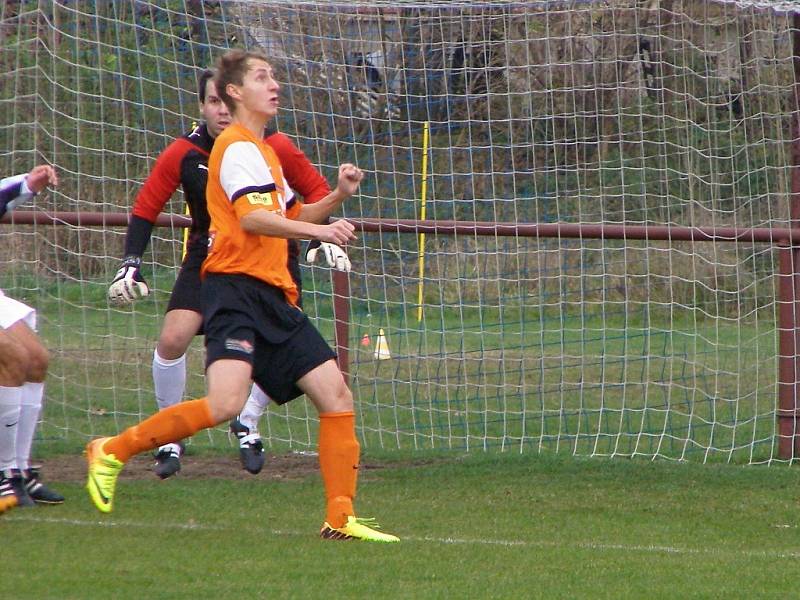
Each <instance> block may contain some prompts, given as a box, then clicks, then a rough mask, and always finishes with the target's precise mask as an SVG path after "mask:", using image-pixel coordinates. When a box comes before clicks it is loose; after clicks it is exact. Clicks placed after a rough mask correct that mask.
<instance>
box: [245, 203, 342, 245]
mask: <svg viewBox="0 0 800 600" xmlns="http://www.w3.org/2000/svg"><path fill="white" fill-rule="evenodd" d="M240 223H241V226H242V229H244V230H245V231H246V232H247V233H252V234H256V235H266V236H270V237H279V238H285V239H309V238H315V239H318V240H320V241H323V242H331V243H334V244H346V243H347V242H349V241H350V240H354V239H356V235H355V233H354V231H355V227H354V226H353V225H352V223H350V222H348V221H344V220H340V221H334V222H333V223H331V224H329V225H320V224H317V223H309V222H306V221H300V220H294V219H287V218H286V217H284V216H282V215H280V214H278V213H275V212H271V211H268V210H254V211H252V212H250V213H247V214H246V215H245V216H243V217H242V219H241V221H240Z"/></svg>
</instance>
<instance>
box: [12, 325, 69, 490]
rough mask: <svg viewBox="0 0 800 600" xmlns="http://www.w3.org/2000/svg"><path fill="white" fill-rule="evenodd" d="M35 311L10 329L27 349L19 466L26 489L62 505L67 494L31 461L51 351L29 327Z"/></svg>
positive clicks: (22, 396)
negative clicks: (51, 484) (54, 487)
mask: <svg viewBox="0 0 800 600" xmlns="http://www.w3.org/2000/svg"><path fill="white" fill-rule="evenodd" d="M35 319H36V313H35V312H33V313H31V315H29V318H27V319H25V320H20V321H17V322H16V323H14V324H13V325H12V326H11V327H9V328H8V329H7V332H8V333H9V335H11V336H12V337H13V338H14V339H15V340H16V343H17V345H18V347H21V348H24V350H25V353H26V355H27V359H26V361H25V383H23V384H22V388H21V392H22V393H21V398H20V413H19V423H18V425H17V438H16V466H17V468H18V469H19V470H20V471H21V475H22V477H23V479H24V482H25V488H26V490H27V492H28V494H29V495H30V497H31V498H32V499H33V500H34V501H35V502H37V503H39V504H61V503H62V502H64V496H62V495H61V494H59V493H58V492H55V491H53V490H52V489H50V488H49V487H47V486H46V485H44V484H43V483H42V481H41V475H40V470H39V468H33V467H32V466H31V464H30V456H31V448H32V446H33V438H34V435H35V434H36V427H37V425H38V423H39V416H40V415H41V412H42V400H43V398H44V380H45V378H46V377H47V369H48V366H49V363H50V354H49V353H48V351H47V349H46V348H45V347H44V344H43V343H42V341H41V339H40V338H39V336H38V335H37V334H36V333H35V331H34V330H33V329H32V328H31V327H30V326H29V324H31V325H32V326H33V327H35V324H36V320H35Z"/></svg>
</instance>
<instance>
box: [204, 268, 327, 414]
mask: <svg viewBox="0 0 800 600" xmlns="http://www.w3.org/2000/svg"><path fill="white" fill-rule="evenodd" d="M202 290H203V328H204V330H205V333H206V368H208V366H209V365H211V364H212V363H213V362H215V361H217V360H220V359H234V360H243V361H245V362H248V363H250V364H251V365H252V366H253V381H255V382H256V383H257V384H258V385H259V386H260V387H261V389H262V390H264V391H265V392H266V393H267V394H268V395H269V397H270V398H272V400H274V401H275V402H276V403H277V404H285V403H286V402H288V401H289V400H292V399H293V398H296V397H297V396H299V395H301V394H302V393H303V392H302V391H300V389H299V388H298V387H297V386H296V385H295V384H296V382H297V380H298V379H300V378H301V377H303V376H304V375H306V374H307V373H309V372H310V371H312V370H313V369H315V368H316V367H318V366H319V365H321V364H322V363H324V362H327V361H329V360H331V359H332V358H336V354H335V353H334V352H333V350H332V349H331V347H330V346H329V345H328V343H327V342H326V341H325V339H324V338H323V337H322V336H321V335H320V333H319V332H318V331H317V329H316V328H315V327H314V326H313V325H312V324H311V321H309V320H308V317H307V316H306V314H305V313H304V312H303V311H301V310H300V309H298V308H296V307H294V306H292V305H291V304H289V303H288V302H287V301H286V297H285V296H284V294H283V291H282V290H280V289H279V288H277V287H275V286H272V285H269V284H267V283H264V282H263V281H260V280H258V279H254V278H253V277H248V276H247V275H228V274H220V273H209V274H207V275H206V279H205V281H204V282H203V288H202Z"/></svg>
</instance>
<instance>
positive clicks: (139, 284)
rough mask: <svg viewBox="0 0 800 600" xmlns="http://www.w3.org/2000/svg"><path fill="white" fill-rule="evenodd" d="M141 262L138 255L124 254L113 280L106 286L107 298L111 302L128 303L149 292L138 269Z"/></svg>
mask: <svg viewBox="0 0 800 600" xmlns="http://www.w3.org/2000/svg"><path fill="white" fill-rule="evenodd" d="M141 262H142V259H141V258H139V257H138V256H126V257H125V258H124V259H123V261H122V265H120V268H119V270H118V271H117V274H116V275H115V276H114V281H112V282H111V285H110V286H109V287H108V299H109V300H111V302H114V303H115V304H128V303H129V302H133V301H134V300H136V299H137V298H143V297H144V296H147V295H148V294H149V293H150V288H149V287H147V282H146V281H145V280H144V277H142V273H141V272H140V271H139V266H140V265H141Z"/></svg>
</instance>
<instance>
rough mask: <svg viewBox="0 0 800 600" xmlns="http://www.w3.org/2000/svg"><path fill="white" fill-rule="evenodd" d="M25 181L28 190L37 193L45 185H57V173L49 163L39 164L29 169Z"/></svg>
mask: <svg viewBox="0 0 800 600" xmlns="http://www.w3.org/2000/svg"><path fill="white" fill-rule="evenodd" d="M25 183H26V185H27V186H28V189H30V191H32V192H33V193H34V194H38V193H39V192H41V191H42V190H43V189H44V188H46V187H47V186H50V185H53V186H55V185H58V174H57V173H56V170H55V169H54V168H53V167H51V166H50V165H39V166H38V167H33V169H31V172H30V173H28V176H27V177H26V178H25Z"/></svg>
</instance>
